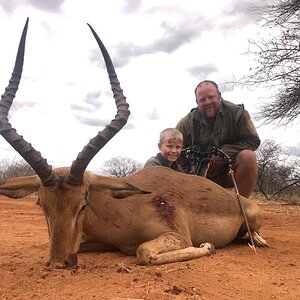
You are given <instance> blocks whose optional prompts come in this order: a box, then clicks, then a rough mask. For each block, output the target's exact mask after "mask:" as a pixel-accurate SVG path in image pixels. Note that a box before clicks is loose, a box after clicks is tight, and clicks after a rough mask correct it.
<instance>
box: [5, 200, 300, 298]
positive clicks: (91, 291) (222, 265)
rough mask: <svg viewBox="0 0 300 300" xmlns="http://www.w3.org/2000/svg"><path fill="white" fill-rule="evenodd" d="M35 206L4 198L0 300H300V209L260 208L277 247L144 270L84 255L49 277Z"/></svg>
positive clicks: (240, 246) (233, 250) (232, 250)
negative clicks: (74, 266) (76, 265)
mask: <svg viewBox="0 0 300 300" xmlns="http://www.w3.org/2000/svg"><path fill="white" fill-rule="evenodd" d="M35 201H36V199H35V198H34V197H28V198H24V199H21V200H11V199H8V198H5V197H0V224H1V226H0V297H1V299H119V300H121V299H124V300H125V299H155V300H156V299H239V300H240V299H299V296H300V221H299V220H300V207H299V206H291V205H278V204H276V205H275V204H260V207H261V209H262V211H263V215H264V219H265V221H264V226H263V227H262V230H261V234H262V236H263V237H264V238H265V239H266V240H267V241H268V242H269V244H270V245H271V248H269V249H266V248H264V249H262V248H257V254H256V255H255V254H253V252H252V250H251V249H250V248H249V247H248V246H247V245H246V244H244V243H241V242H234V243H233V244H231V245H229V246H227V247H226V248H223V249H218V250H217V253H216V254H215V255H212V256H209V257H203V258H199V259H196V260H191V261H188V262H181V263H172V264H168V265H163V266H151V267H148V266H147V267H145V266H138V265H136V264H135V262H136V258H135V257H130V256H126V255H125V254H122V253H120V252H111V253H107V252H106V253H85V254H79V268H78V269H75V270H48V269H47V268H46V267H45V262H46V260H47V256H48V237H47V229H46V223H45V220H44V216H43V215H42V211H41V209H40V208H39V207H38V206H37V205H35Z"/></svg>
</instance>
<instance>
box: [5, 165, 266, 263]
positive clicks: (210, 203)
mask: <svg viewBox="0 0 300 300" xmlns="http://www.w3.org/2000/svg"><path fill="white" fill-rule="evenodd" d="M68 170H69V169H68V168H60V169H57V170H55V172H56V173H57V174H60V175H61V177H62V178H63V177H64V174H67V173H68ZM37 182H38V177H21V178H18V179H12V180H8V181H6V182H4V183H2V184H0V194H3V195H6V196H11V197H12V196H15V195H22V196H24V195H26V193H25V192H24V191H27V193H29V192H33V190H32V187H33V186H34V187H35V189H38V188H39V201H38V203H39V204H40V206H41V207H42V209H43V211H44V214H45V217H46V221H47V224H48V229H49V238H50V251H49V262H48V263H49V265H50V266H51V267H72V266H74V265H76V264H77V252H78V251H79V248H81V249H82V250H83V251H89V250H91V251H96V250H102V249H111V248H117V249H120V250H121V251H123V252H124V253H127V254H129V255H137V256H138V259H139V260H138V263H141V264H162V263H169V262H173V261H181V260H188V259H193V258H197V257H200V256H203V255H209V254H211V253H213V251H214V247H217V248H218V247H224V246H226V245H227V244H229V243H230V242H232V240H233V239H235V238H236V237H237V235H241V233H242V235H244V234H246V232H247V231H246V227H245V224H244V218H243V216H242V214H241V211H240V207H239V204H238V201H237V198H236V195H235V193H233V192H230V191H227V190H226V189H223V188H222V187H220V186H218V185H217V184H215V183H213V182H212V181H210V180H208V179H206V178H203V177H199V176H194V175H188V174H182V173H179V172H176V171H173V170H171V169H168V168H164V167H150V168H146V169H144V170H142V171H141V172H139V173H136V174H134V175H131V176H128V177H125V178H121V179H117V178H112V177H104V176H99V175H95V174H93V173H89V172H86V173H85V177H84V184H83V185H80V186H73V185H68V184H63V185H61V186H51V187H43V186H42V185H39V184H37ZM20 191H22V192H20ZM10 193H11V194H10ZM241 200H242V203H243V206H244V209H245V212H246V214H247V217H248V222H249V225H250V227H251V231H252V232H253V233H254V232H256V231H257V230H258V229H259V228H260V226H261V222H262V217H261V215H260V212H259V208H258V206H257V205H256V204H255V203H254V202H253V201H252V200H249V199H246V198H243V197H241ZM255 242H256V243H257V244H259V245H260V246H268V245H267V243H266V242H265V241H264V240H263V238H261V237H259V238H258V237H257V235H256V234H255ZM80 243H81V245H80ZM203 243H206V244H203ZM201 244H203V245H202V246H201V247H200V248H198V247H199V246H200V245H201ZM195 247H196V248H195ZM193 249H194V250H193ZM197 249H199V250H197Z"/></svg>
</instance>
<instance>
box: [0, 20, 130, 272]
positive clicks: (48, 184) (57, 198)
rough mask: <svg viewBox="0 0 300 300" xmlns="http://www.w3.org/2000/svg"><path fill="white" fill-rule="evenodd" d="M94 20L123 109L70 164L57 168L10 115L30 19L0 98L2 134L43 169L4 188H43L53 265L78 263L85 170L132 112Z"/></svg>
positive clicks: (20, 191) (16, 191)
mask: <svg viewBox="0 0 300 300" xmlns="http://www.w3.org/2000/svg"><path fill="white" fill-rule="evenodd" d="M88 26H89V27H90V29H91V31H92V33H93V35H94V37H95V39H96V41H97V43H98V46H99V48H100V50H101V52H102V55H103V58H104V60H105V64H106V68H107V72H108V75H109V79H110V84H111V89H112V92H113V97H114V99H115V104H116V107H117V114H116V116H115V118H114V119H113V120H112V121H111V122H110V124H108V125H107V126H106V127H105V128H104V130H102V131H101V132H99V133H98V134H97V135H96V136H95V137H94V138H92V139H91V140H90V141H89V143H88V144H87V145H86V146H85V147H84V148H83V150H82V151H81V152H80V153H79V154H78V156H77V158H76V159H75V160H74V161H73V163H72V165H71V167H70V168H60V169H56V170H53V169H52V167H51V166H50V165H49V164H48V163H47V160H46V159H44V158H43V157H42V156H41V153H40V152H38V151H36V150H35V149H34V148H33V147H32V146H31V144H30V143H28V142H27V141H25V140H24V139H23V137H22V136H21V135H19V134H18V133H17V132H16V130H15V129H14V128H12V126H11V124H10V123H9V122H8V119H7V116H8V112H9V109H10V107H11V105H12V102H13V99H14V97H15V95H16V91H17V89H18V86H19V83H20V79H21V75H22V70H23V62H24V52H25V41H26V34H27V28H28V19H27V21H26V24H25V27H24V30H23V33H22V37H21V40H20V44H19V49H18V53H17V57H16V61H15V66H14V69H13V73H12V76H11V79H10V81H9V85H8V87H7V88H6V89H5V93H4V94H3V95H2V96H1V101H0V133H1V135H2V136H3V137H4V139H6V141H7V142H8V143H9V144H10V145H11V146H12V147H13V148H14V149H15V150H16V151H17V152H18V153H19V154H20V155H21V156H22V157H23V158H24V159H25V160H26V161H27V162H28V163H29V164H30V166H31V167H32V168H33V169H34V170H35V172H36V173H37V176H30V177H20V178H15V179H12V180H8V181H6V182H4V183H0V193H1V194H2V195H7V196H9V197H14V198H20V197H24V196H26V195H28V194H30V193H32V192H34V191H39V200H38V204H39V205H40V206H41V207H42V209H43V212H44V214H45V217H46V220H47V224H48V231H49V238H50V253H49V262H48V264H49V265H50V266H51V267H72V266H75V265H76V264H77V251H78V248H79V243H80V238H81V234H82V227H83V217H84V211H85V208H86V206H87V204H88V201H89V200H88V198H89V186H90V185H89V180H88V176H89V175H87V174H86V172H85V170H86V168H87V166H88V164H89V162H90V161H91V160H92V158H93V157H94V156H95V155H96V154H97V153H98V151H99V150H100V149H101V148H102V147H103V146H104V145H105V144H106V143H107V142H108V141H109V140H110V139H111V138H112V137H113V136H114V135H115V134H116V133H118V132H119V131H120V130H121V129H122V127H123V126H124V125H125V124H126V122H127V119H128V117H129V114H130V112H129V110H128V104H127V103H126V98H125V97H124V95H123V91H122V89H121V87H120V83H119V81H118V78H117V75H116V72H115V69H114V66H113V64H112V61H111V59H110V56H109V54H108V52H107V50H106V48H105V46H104V45H103V43H102V42H101V40H100V39H99V37H98V35H97V33H96V32H95V31H94V29H93V28H92V27H91V26H90V25H88Z"/></svg>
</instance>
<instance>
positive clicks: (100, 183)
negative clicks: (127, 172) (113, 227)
mask: <svg viewBox="0 0 300 300" xmlns="http://www.w3.org/2000/svg"><path fill="white" fill-rule="evenodd" d="M90 175H91V177H90V178H89V184H90V186H89V188H90V190H94V191H99V190H103V189H108V190H111V191H113V196H114V197H115V198H118V199H121V198H126V197H128V196H131V195H135V194H148V193H150V192H148V191H144V190H141V189H139V188H138V187H136V186H134V185H132V184H130V183H127V182H125V180H124V181H122V180H120V178H114V177H104V176H100V175H95V174H90Z"/></svg>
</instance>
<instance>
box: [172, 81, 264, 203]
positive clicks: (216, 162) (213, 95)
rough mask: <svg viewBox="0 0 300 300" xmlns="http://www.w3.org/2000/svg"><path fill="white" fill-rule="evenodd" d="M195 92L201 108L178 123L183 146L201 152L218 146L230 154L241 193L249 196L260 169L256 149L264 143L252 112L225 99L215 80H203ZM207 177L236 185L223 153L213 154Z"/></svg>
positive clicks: (230, 185) (218, 181)
mask: <svg viewBox="0 0 300 300" xmlns="http://www.w3.org/2000/svg"><path fill="white" fill-rule="evenodd" d="M195 95H196V102H197V104H198V107H197V108H194V109H192V110H191V112H190V113H189V114H187V115H186V116H185V117H184V118H182V119H181V120H180V122H179V123H178V124H177V126H176V128H177V129H179V130H180V131H181V133H182V134H183V147H184V148H186V147H190V146H193V145H198V146H200V149H201V152H205V151H208V150H209V149H210V148H211V147H216V148H218V149H221V150H222V151H223V152H225V153H226V154H228V155H229V156H230V157H231V158H233V159H234V160H235V163H234V164H233V170H234V174H235V180H236V183H237V186H238V189H239V192H240V194H241V195H242V196H244V197H247V198H249V197H250V194H251V192H252V190H253V188H254V186H255V184H256V178H257V171H258V170H257V161H256V155H255V153H254V151H255V150H256V149H257V148H258V146H259V145H260V139H259V137H258V135H257V132H256V129H255V127H254V125H253V123H252V121H251V118H250V116H249V113H248V112H247V111H246V110H245V109H244V106H243V105H236V104H233V103H231V102H229V101H225V100H224V99H223V98H222V97H221V93H220V91H219V88H218V85H217V84H216V83H215V82H214V81H211V80H204V81H202V82H200V83H199V84H198V85H197V87H196V89H195ZM183 160H184V159H183ZM181 163H182V160H181ZM183 163H184V162H183ZM185 171H188V170H186V169H185ZM206 177H207V178H209V179H211V180H213V181H214V182H216V183H218V184H220V185H221V186H223V187H225V188H230V187H233V182H232V179H231V176H230V174H229V172H228V164H226V162H224V160H223V159H222V158H221V157H219V156H212V159H211V162H210V164H209V169H208V172H207V176H206Z"/></svg>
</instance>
